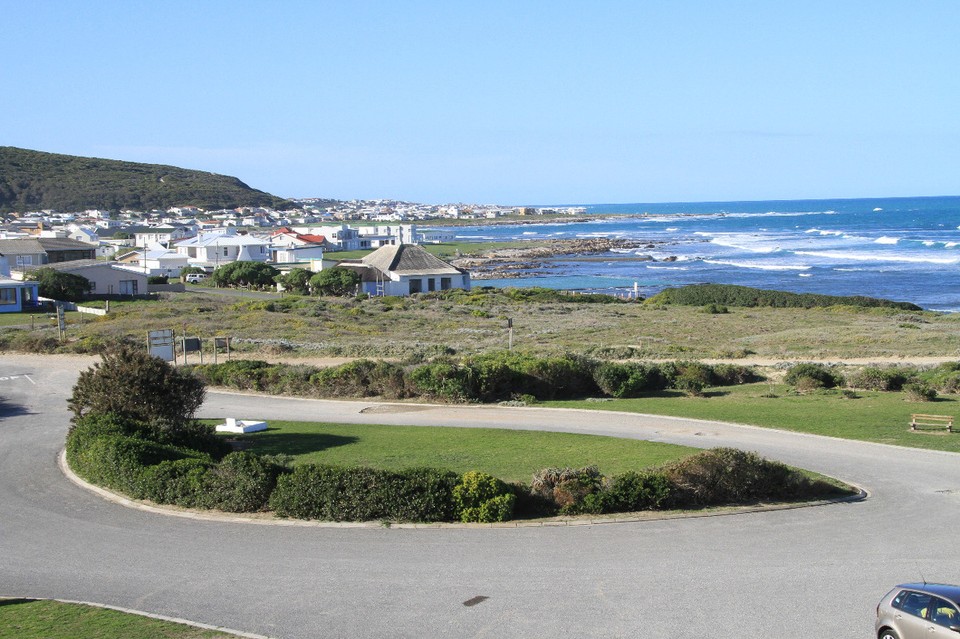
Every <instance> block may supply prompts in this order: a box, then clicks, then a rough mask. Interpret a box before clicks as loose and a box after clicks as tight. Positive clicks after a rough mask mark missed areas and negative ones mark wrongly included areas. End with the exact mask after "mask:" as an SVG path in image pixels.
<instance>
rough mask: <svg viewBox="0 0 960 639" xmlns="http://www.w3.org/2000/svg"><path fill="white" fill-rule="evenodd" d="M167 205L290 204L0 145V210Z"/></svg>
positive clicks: (170, 172)
mask: <svg viewBox="0 0 960 639" xmlns="http://www.w3.org/2000/svg"><path fill="white" fill-rule="evenodd" d="M171 206H197V207H201V208H208V209H221V208H236V207H239V206H270V207H274V208H289V207H292V206H294V205H293V204H292V203H290V202H289V201H287V200H284V199H283V198H279V197H276V196H274V195H270V194H269V193H264V192H263V191H258V190H256V189H252V188H250V187H249V186H247V185H246V184H244V183H243V182H241V181H240V180H238V179H237V178H235V177H230V176H227V175H217V174H215V173H206V172H204V171H192V170H189V169H181V168H177V167H175V166H164V165H161V164H141V163H138V162H122V161H118V160H103V159H99V158H85V157H78V156H74V155H60V154H57V153H44V152H41V151H31V150H28V149H18V148H16V147H11V146H4V147H0V212H10V211H37V210H42V209H56V210H60V211H82V210H84V209H90V208H97V209H102V210H110V211H117V210H120V209H133V210H138V211H144V210H151V209H165V208H168V207H171Z"/></svg>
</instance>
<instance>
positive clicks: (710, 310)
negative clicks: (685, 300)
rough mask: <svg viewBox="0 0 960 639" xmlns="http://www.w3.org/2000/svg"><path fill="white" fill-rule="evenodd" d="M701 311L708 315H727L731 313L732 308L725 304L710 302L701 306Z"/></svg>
mask: <svg viewBox="0 0 960 639" xmlns="http://www.w3.org/2000/svg"><path fill="white" fill-rule="evenodd" d="M700 312H701V313H706V314H708V315H725V314H727V313H729V312H730V310H729V309H728V308H727V307H726V306H724V305H723V304H715V303H710V304H707V305H705V306H701V307H700Z"/></svg>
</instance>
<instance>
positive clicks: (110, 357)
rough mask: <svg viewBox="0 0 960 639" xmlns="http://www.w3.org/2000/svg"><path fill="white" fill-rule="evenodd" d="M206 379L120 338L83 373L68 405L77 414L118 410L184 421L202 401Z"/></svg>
mask: <svg viewBox="0 0 960 639" xmlns="http://www.w3.org/2000/svg"><path fill="white" fill-rule="evenodd" d="M205 393H206V391H205V388H204V384H203V382H202V381H201V380H199V379H198V378H196V377H194V376H193V375H191V374H190V373H189V372H187V371H184V370H183V369H179V368H176V367H175V366H171V365H170V364H169V363H167V362H165V361H163V360H161V359H160V358H158V357H153V356H152V355H150V354H149V353H148V352H147V351H146V349H145V348H144V347H143V346H142V345H139V346H138V345H133V344H127V343H121V344H118V345H116V346H114V347H113V348H111V349H109V350H107V351H105V352H104V353H103V354H102V355H101V361H100V362H97V363H96V364H94V365H93V366H92V367H91V368H88V369H87V370H85V371H83V372H81V373H80V376H79V377H78V378H77V383H76V384H74V386H73V393H72V394H71V396H70V399H69V400H68V402H67V404H68V406H69V407H70V410H71V411H72V412H73V415H74V419H79V418H80V417H83V416H84V415H85V414H88V413H101V414H103V413H114V414H116V415H120V416H124V417H129V418H131V419H137V420H142V421H147V422H149V421H152V420H164V421H166V422H169V423H174V424H175V423H181V422H185V421H187V420H189V419H191V418H192V417H193V414H194V413H195V412H196V411H197V409H198V408H200V405H201V404H203V398H204V395H205Z"/></svg>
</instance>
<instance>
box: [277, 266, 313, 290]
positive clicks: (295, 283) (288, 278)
mask: <svg viewBox="0 0 960 639" xmlns="http://www.w3.org/2000/svg"><path fill="white" fill-rule="evenodd" d="M312 277H313V271H311V270H309V269H305V268H295V269H291V270H290V272H289V273H287V274H286V275H280V276H278V277H277V283H279V284H280V286H282V287H283V288H284V289H285V290H287V291H290V292H291V293H293V294H294V295H309V294H310V278H312Z"/></svg>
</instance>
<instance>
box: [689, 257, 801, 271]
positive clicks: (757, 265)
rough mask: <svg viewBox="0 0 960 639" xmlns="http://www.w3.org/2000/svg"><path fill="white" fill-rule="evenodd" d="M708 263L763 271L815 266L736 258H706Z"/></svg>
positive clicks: (794, 269) (796, 269) (792, 269)
mask: <svg viewBox="0 0 960 639" xmlns="http://www.w3.org/2000/svg"><path fill="white" fill-rule="evenodd" d="M704 262H705V263H706V264H718V265H720V266H735V267H737V268H752V269H758V270H761V271H806V270H808V269H811V268H813V267H812V266H808V265H806V264H763V263H760V262H737V261H734V260H704Z"/></svg>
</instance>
